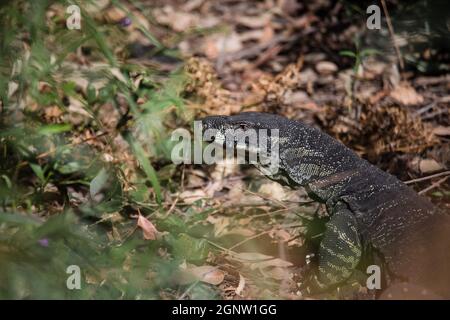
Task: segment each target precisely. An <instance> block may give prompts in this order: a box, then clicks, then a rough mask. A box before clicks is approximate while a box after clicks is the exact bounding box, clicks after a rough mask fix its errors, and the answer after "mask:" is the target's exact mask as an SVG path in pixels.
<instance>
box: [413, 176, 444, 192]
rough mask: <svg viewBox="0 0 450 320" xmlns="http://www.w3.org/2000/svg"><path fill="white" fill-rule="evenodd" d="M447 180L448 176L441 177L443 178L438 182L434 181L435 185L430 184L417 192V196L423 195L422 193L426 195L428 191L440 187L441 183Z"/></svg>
mask: <svg viewBox="0 0 450 320" xmlns="http://www.w3.org/2000/svg"><path fill="white" fill-rule="evenodd" d="M447 178H448V176H446V177H443V178H442V179H440V180H439V181H436V182H435V183H433V184H431V185H430V186H428V187H427V188H425V189H423V190H421V191H419V192H418V194H424V193H427V192H428V191H430V190H432V189H434V188H436V187H439V186H440V185H441V183H443V182H444V181H445V180H447Z"/></svg>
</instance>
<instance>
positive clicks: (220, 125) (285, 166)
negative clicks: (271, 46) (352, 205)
mask: <svg viewBox="0 0 450 320" xmlns="http://www.w3.org/2000/svg"><path fill="white" fill-rule="evenodd" d="M202 128H203V133H204V140H205V141H214V144H216V145H217V144H219V145H223V146H226V147H227V149H228V148H229V147H232V148H234V150H244V151H245V152H247V153H249V154H255V153H256V154H258V161H255V162H251V161H248V162H245V163H251V164H254V165H256V167H258V169H260V170H261V163H262V162H261V161H259V160H260V159H261V158H260V157H259V155H261V154H264V151H269V153H270V161H272V160H273V158H272V156H273V155H275V156H276V157H277V159H276V161H277V162H275V164H276V168H277V171H276V174H266V173H265V172H264V171H263V170H261V171H263V173H264V174H266V175H268V176H269V177H270V178H272V179H274V180H277V181H280V180H281V182H284V183H287V184H289V185H306V184H308V183H309V182H311V181H315V180H317V179H320V178H321V177H323V176H327V175H331V174H332V173H333V172H341V171H346V170H350V169H352V168H354V167H355V166H356V165H357V163H360V162H358V161H359V160H358V159H359V158H358V156H357V155H356V154H354V153H353V152H351V151H350V150H349V149H348V148H347V147H345V146H344V145H342V144H340V143H339V142H338V141H336V140H334V139H333V138H331V137H330V136H328V135H327V134H325V133H322V132H321V131H320V130H318V129H316V128H313V127H310V126H308V125H306V124H304V123H302V122H299V121H293V120H289V119H286V118H284V117H282V116H279V115H275V114H269V113H259V112H244V113H240V114H237V115H232V116H210V117H206V118H204V119H203V120H202ZM207 131H210V133H209V134H205V133H206V132H207ZM264 134H265V135H266V137H267V138H268V139H267V140H264V139H261V137H263V136H264ZM255 136H256V140H255V139H254V140H252V139H251V138H252V137H255ZM252 141H253V143H252ZM255 141H256V143H255ZM261 141H262V142H263V143H262V144H261ZM264 142H265V143H264ZM266 159H267V157H266ZM270 161H269V162H270ZM278 169H279V170H278ZM266 172H267V171H266Z"/></svg>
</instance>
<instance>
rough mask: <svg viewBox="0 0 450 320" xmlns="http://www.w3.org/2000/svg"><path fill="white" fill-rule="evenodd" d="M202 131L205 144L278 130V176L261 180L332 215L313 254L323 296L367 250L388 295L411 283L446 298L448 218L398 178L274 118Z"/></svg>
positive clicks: (449, 284)
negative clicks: (300, 192) (301, 193)
mask: <svg viewBox="0 0 450 320" xmlns="http://www.w3.org/2000/svg"><path fill="white" fill-rule="evenodd" d="M202 127H203V130H204V131H205V130H208V129H211V130H213V131H215V134H212V135H211V139H210V140H213V139H214V137H217V136H218V135H220V136H222V137H224V136H225V135H227V134H229V133H230V132H233V134H235V136H234V139H235V140H238V137H237V135H238V133H240V134H244V135H245V134H246V132H248V130H251V129H254V130H259V129H267V130H271V129H278V137H277V140H276V141H277V143H278V144H279V146H278V156H279V162H278V163H277V165H278V171H277V172H276V173H275V174H271V173H268V172H267V170H264V171H263V172H265V174H266V175H268V177H269V178H271V179H273V180H276V181H280V182H282V183H284V184H287V185H289V186H290V187H292V188H299V187H304V188H305V189H306V191H307V193H308V195H309V196H310V197H311V198H312V199H314V200H316V201H319V202H321V203H324V204H326V208H327V211H328V213H329V215H330V219H329V221H328V222H327V224H326V231H325V232H324V235H323V238H322V240H321V243H320V246H319V249H318V258H319V262H318V270H317V276H316V279H317V282H318V283H319V284H320V286H321V287H322V288H327V287H330V286H333V285H336V284H339V283H342V282H344V281H345V280H346V279H348V278H349V277H350V276H351V274H352V273H353V271H354V269H355V268H356V267H357V266H358V263H359V262H360V260H361V257H362V255H363V253H364V250H365V248H367V246H368V245H370V246H371V247H372V248H374V249H375V251H376V252H377V257H378V258H379V259H378V260H377V261H383V264H382V265H383V268H382V272H383V273H384V274H383V275H384V278H385V279H386V283H387V284H386V287H388V286H390V285H392V284H396V283H405V284H408V283H411V284H413V285H414V287H415V288H416V287H417V286H418V288H424V290H425V291H427V292H428V291H430V290H431V292H433V293H435V294H437V295H438V296H441V297H445V298H450V236H449V235H450V216H449V215H448V214H447V213H445V212H443V211H442V210H439V209H438V208H437V207H435V206H434V205H433V204H432V203H431V202H430V201H429V200H427V199H426V198H424V197H422V196H420V195H418V194H417V193H416V192H415V191H414V190H413V189H411V188H410V187H408V186H407V185H406V184H404V183H403V182H401V181H400V180H398V179H397V178H396V177H394V176H392V175H391V174H389V173H387V172H384V171H382V170H381V169H379V168H378V167H376V166H374V165H372V164H370V163H369V162H367V161H366V160H364V159H362V158H360V157H359V156H358V155H357V154H356V153H355V152H353V151H352V150H351V149H349V148H348V147H346V146H345V145H343V144H342V143H340V142H339V141H337V140H335V139H334V138H332V137H331V136H329V135H327V134H326V133H324V132H322V131H320V130H319V129H317V128H314V127H311V126H308V125H306V124H304V123H302V122H299V121H293V120H289V119H287V118H285V117H282V116H279V115H275V114H268V113H258V112H243V113H240V114H237V115H232V116H209V117H206V118H204V119H203V120H202ZM274 141H275V140H272V143H274ZM245 147H246V148H247V149H248V147H249V146H248V144H247V145H246V146H245ZM257 167H260V169H264V166H258V165H257ZM380 264H381V263H380ZM405 288H407V287H405ZM383 289H386V288H381V291H382V290H383ZM405 290H406V289H405ZM416 291H417V290H416ZM425 291H424V292H425ZM418 292H420V290H418ZM406 296H408V295H406ZM411 298H420V295H418V296H417V295H416V294H415V293H414V294H412V296H411Z"/></svg>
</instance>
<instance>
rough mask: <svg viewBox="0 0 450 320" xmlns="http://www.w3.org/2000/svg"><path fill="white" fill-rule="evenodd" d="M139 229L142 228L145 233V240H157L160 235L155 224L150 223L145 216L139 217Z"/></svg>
mask: <svg viewBox="0 0 450 320" xmlns="http://www.w3.org/2000/svg"><path fill="white" fill-rule="evenodd" d="M137 225H138V227H140V228H141V229H142V231H143V233H144V239H146V240H156V236H157V234H158V230H156V227H155V226H154V224H153V223H151V222H150V220H148V219H147V218H145V217H144V216H143V215H141V214H140V215H139V216H138V222H137Z"/></svg>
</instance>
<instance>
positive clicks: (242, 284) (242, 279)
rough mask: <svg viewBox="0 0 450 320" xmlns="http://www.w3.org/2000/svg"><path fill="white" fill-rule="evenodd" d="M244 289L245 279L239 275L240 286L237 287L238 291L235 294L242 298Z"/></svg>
mask: <svg viewBox="0 0 450 320" xmlns="http://www.w3.org/2000/svg"><path fill="white" fill-rule="evenodd" d="M244 288H245V278H244V277H243V276H242V274H240V273H239V284H238V286H237V287H236V290H234V292H235V293H236V294H237V295H238V296H240V297H242V291H243V290H244Z"/></svg>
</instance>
